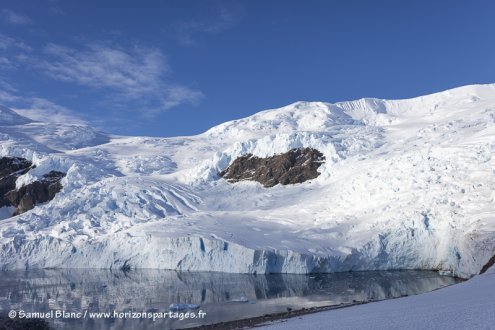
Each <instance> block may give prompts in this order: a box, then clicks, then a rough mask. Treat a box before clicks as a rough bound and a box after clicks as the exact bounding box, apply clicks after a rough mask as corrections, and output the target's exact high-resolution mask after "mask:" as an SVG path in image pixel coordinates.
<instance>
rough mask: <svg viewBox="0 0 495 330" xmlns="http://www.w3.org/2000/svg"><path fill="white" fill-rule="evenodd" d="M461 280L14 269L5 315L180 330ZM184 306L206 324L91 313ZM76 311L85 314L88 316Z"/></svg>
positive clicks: (410, 274)
mask: <svg viewBox="0 0 495 330" xmlns="http://www.w3.org/2000/svg"><path fill="white" fill-rule="evenodd" d="M457 282H458V280H457V279H454V278H452V277H448V276H441V275H439V274H438V273H436V272H431V271H390V272H385V271H380V272H353V273H335V274H315V275H291V274H275V275H244V274H228V273H193V272H183V273H179V272H174V271H164V270H135V271H129V272H122V271H109V270H100V269H64V270H30V271H7V272H0V316H3V317H5V316H7V315H8V313H9V312H10V311H12V310H14V311H16V313H20V311H24V313H28V312H38V313H41V312H44V313H46V312H48V313H49V312H50V311H52V313H55V312H56V311H59V313H60V312H61V311H64V312H66V313H70V312H73V315H74V317H76V318H75V319H74V318H73V319H63V318H50V317H49V318H46V320H47V321H48V322H49V323H50V325H52V326H53V327H54V328H56V329H71V330H72V329H171V328H173V329H175V328H187V327H192V326H195V325H201V324H211V323H218V322H223V321H230V320H236V319H243V318H248V317H254V316H261V315H264V314H268V313H275V312H285V311H287V308H292V309H294V310H295V309H301V308H303V307H305V308H308V307H315V306H325V305H336V304H339V303H350V302H353V301H368V300H382V299H389V298H394V297H400V296H403V295H415V294H419V293H423V292H428V291H432V290H435V289H438V288H440V287H444V286H447V285H451V284H455V283H457ZM179 303H181V304H194V305H198V308H197V309H193V310H191V311H192V312H195V313H196V314H198V312H199V311H200V310H201V311H202V312H204V313H206V316H205V317H204V318H203V319H201V320H200V319H184V320H179V319H170V318H169V317H167V318H159V319H156V320H155V321H152V320H150V319H143V318H139V319H131V318H114V317H109V318H90V317H89V314H88V313H89V312H110V313H113V312H114V311H117V312H129V311H134V312H136V313H142V312H146V313H157V312H168V311H169V307H170V305H171V304H179ZM85 312H86V316H85V317H84V314H83V313H85ZM180 312H182V313H185V312H187V310H181V311H180ZM76 313H81V315H82V316H81V318H77V317H78V315H75V314H76ZM138 315H139V314H134V315H133V316H138ZM148 315H149V314H148ZM183 315H184V314H183ZM176 316H180V315H178V314H176ZM131 317H132V315H131Z"/></svg>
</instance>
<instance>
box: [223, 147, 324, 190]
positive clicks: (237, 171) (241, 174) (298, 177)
mask: <svg viewBox="0 0 495 330" xmlns="http://www.w3.org/2000/svg"><path fill="white" fill-rule="evenodd" d="M324 161H325V157H324V156H323V154H322V153H321V152H319V151H318V150H316V149H312V148H304V149H292V150H289V151H288V152H286V153H283V154H278V155H274V156H271V157H267V158H260V157H256V156H253V155H252V154H247V155H244V156H242V157H238V158H237V159H236V160H234V161H233V162H232V164H230V166H229V167H227V168H226V169H225V170H223V171H222V172H220V176H221V177H222V178H224V179H226V180H228V181H229V182H238V181H242V180H252V181H257V182H259V183H261V184H263V185H264V186H265V187H273V186H275V185H277V184H279V183H280V184H283V185H287V184H294V183H301V182H304V181H307V180H311V179H314V178H316V177H318V175H320V173H318V171H317V169H318V168H319V167H320V166H321V164H322V163H323V162H324Z"/></svg>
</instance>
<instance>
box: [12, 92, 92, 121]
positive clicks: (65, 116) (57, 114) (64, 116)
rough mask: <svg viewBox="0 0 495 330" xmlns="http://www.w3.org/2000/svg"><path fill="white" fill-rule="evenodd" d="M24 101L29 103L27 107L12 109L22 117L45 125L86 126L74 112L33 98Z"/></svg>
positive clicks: (44, 100)
mask: <svg viewBox="0 0 495 330" xmlns="http://www.w3.org/2000/svg"><path fill="white" fill-rule="evenodd" d="M26 101H27V102H28V103H29V105H28V106H27V107H25V108H21V109H13V110H14V111H15V112H17V113H18V114H19V115H21V116H23V117H27V118H29V119H32V120H35V121H41V122H45V123H63V124H68V123H70V124H78V125H84V124H87V122H86V121H84V120H82V119H81V118H79V116H78V114H77V113H75V112H74V111H72V110H69V109H68V108H66V107H64V106H61V105H59V104H56V103H54V102H52V101H49V100H47V99H44V98H39V97H33V98H29V99H27V100H26Z"/></svg>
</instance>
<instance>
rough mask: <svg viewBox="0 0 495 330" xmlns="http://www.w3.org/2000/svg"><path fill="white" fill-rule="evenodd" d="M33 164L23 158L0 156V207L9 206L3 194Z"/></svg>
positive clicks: (12, 187) (13, 185)
mask: <svg viewBox="0 0 495 330" xmlns="http://www.w3.org/2000/svg"><path fill="white" fill-rule="evenodd" d="M33 167H34V166H33V164H32V163H31V162H30V161H28V160H27V159H24V158H19V157H1V158H0V207H4V206H10V205H11V203H10V202H9V200H8V199H7V198H6V197H5V194H6V193H7V192H9V191H11V190H12V189H15V181H16V180H17V178H18V177H19V176H21V175H23V174H26V173H27V172H28V171H29V170H30V169H31V168H33Z"/></svg>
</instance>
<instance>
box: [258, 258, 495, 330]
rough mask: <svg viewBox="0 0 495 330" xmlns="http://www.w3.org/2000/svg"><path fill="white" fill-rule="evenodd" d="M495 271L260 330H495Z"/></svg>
mask: <svg viewBox="0 0 495 330" xmlns="http://www.w3.org/2000/svg"><path fill="white" fill-rule="evenodd" d="M494 282H495V271H494V268H493V267H492V271H491V273H486V274H483V275H480V276H476V277H474V278H472V279H471V280H469V281H466V282H464V283H461V284H456V285H453V286H450V287H447V288H443V289H441V290H437V291H433V292H428V293H423V294H420V295H417V296H411V297H405V298H398V299H392V300H386V301H379V302H374V303H372V304H366V305H360V306H352V307H349V308H343V309H338V310H333V311H327V312H321V313H316V314H313V315H304V316H302V317H299V318H297V319H295V318H294V319H289V320H286V321H282V322H275V323H273V324H270V325H266V326H263V327H259V328H256V329H260V330H263V329H264V330H277V329H280V330H281V329H287V330H288V329H314V330H319V329H321V330H327V329H341V330H345V329H493V327H494V322H495V299H494V297H493V293H492V294H490V293H489V292H492V291H493V284H494Z"/></svg>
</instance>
